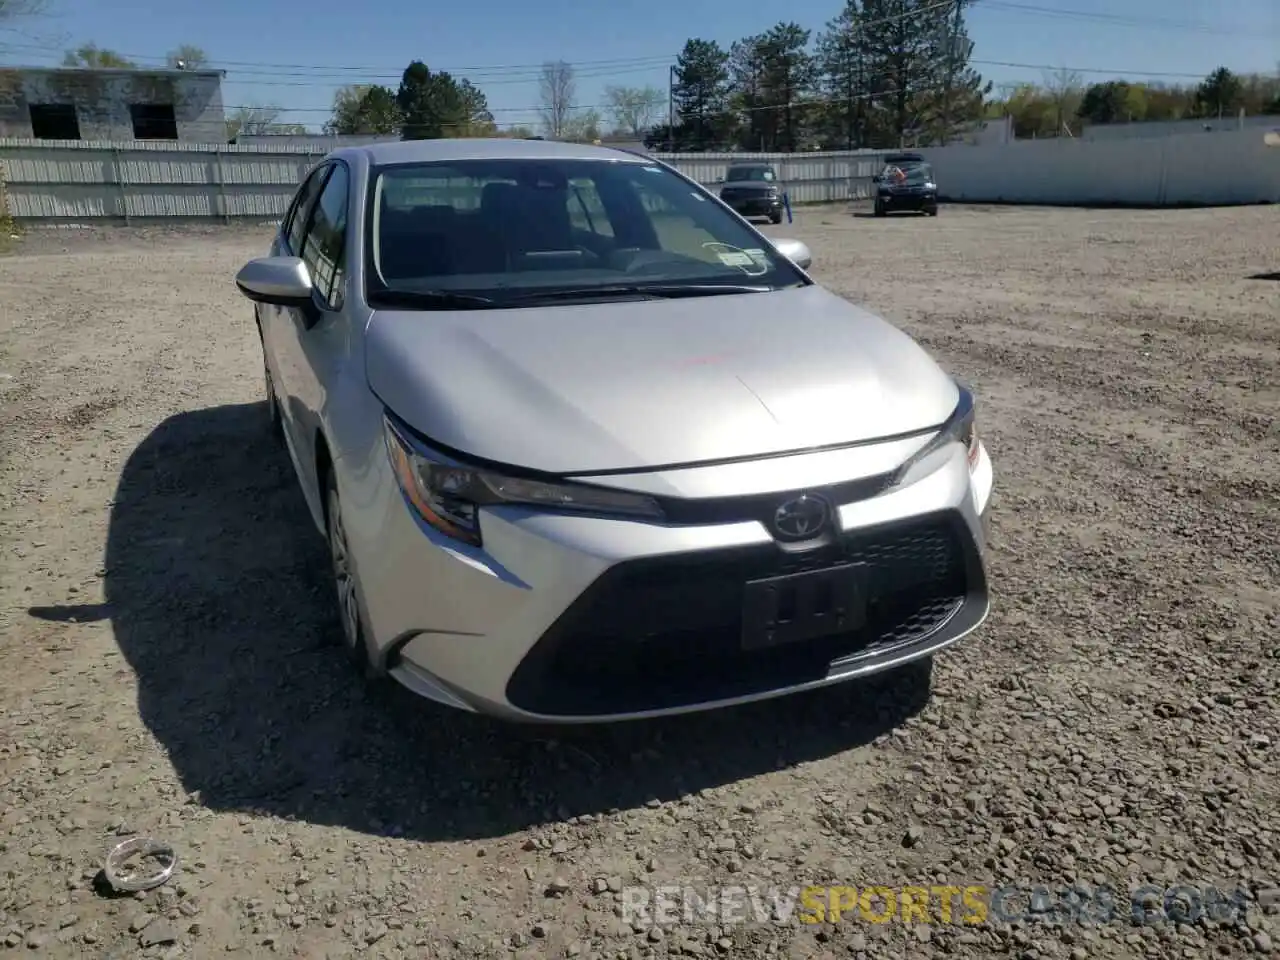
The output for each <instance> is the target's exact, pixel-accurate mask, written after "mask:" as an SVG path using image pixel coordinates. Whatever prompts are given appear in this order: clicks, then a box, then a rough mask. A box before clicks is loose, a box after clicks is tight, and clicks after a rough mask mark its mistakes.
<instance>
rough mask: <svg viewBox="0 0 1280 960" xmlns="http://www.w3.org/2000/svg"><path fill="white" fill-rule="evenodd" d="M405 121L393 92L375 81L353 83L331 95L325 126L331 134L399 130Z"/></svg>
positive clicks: (377, 132) (387, 132)
mask: <svg viewBox="0 0 1280 960" xmlns="http://www.w3.org/2000/svg"><path fill="white" fill-rule="evenodd" d="M403 122H404V118H403V116H402V115H401V113H400V107H399V105H397V103H396V95H395V93H394V92H392V91H391V89H390V88H388V87H384V86H380V85H377V84H353V85H351V86H347V87H342V88H340V89H339V90H337V91H336V92H335V93H334V95H333V114H332V115H331V116H330V117H329V119H328V121H326V123H325V125H324V132H325V133H327V134H329V135H330V136H334V135H339V134H342V135H352V134H361V133H363V134H391V133H399V132H400V128H401V126H402V124H403Z"/></svg>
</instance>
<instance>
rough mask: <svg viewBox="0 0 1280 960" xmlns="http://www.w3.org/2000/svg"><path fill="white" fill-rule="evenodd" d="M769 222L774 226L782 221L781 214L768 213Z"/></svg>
mask: <svg viewBox="0 0 1280 960" xmlns="http://www.w3.org/2000/svg"><path fill="white" fill-rule="evenodd" d="M769 222H770V223H772V224H773V225H774V226H775V227H776V226H777V225H778V224H780V223H781V222H782V214H781V213H771V214H769Z"/></svg>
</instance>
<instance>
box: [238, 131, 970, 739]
mask: <svg viewBox="0 0 1280 960" xmlns="http://www.w3.org/2000/svg"><path fill="white" fill-rule="evenodd" d="M809 262H810V253H809V251H808V249H807V248H806V247H805V246H804V245H803V244H801V243H798V242H794V241H771V240H770V239H768V238H767V237H765V236H764V235H762V234H761V233H759V232H758V231H757V230H756V229H755V228H753V227H752V226H750V225H749V224H748V223H747V222H746V221H745V220H743V219H742V218H741V217H739V216H738V215H737V214H735V213H734V212H733V211H732V210H730V209H729V208H728V207H727V206H726V205H725V204H724V203H723V202H721V201H720V200H719V199H718V198H717V197H715V196H714V195H713V194H712V193H710V192H709V191H707V190H705V189H704V188H702V187H701V186H699V185H698V184H696V183H694V182H693V181H692V180H690V179H687V178H686V177H684V176H682V175H681V174H680V173H678V172H677V171H675V170H674V169H673V168H671V167H669V166H667V165H665V164H662V163H660V162H658V161H656V160H654V159H652V158H650V157H647V156H643V155H639V154H633V153H629V152H623V151H617V150H611V149H607V148H601V147H593V146H581V145H575V144H566V143H554V142H541V141H520V140H430V141H418V142H405V143H384V144H377V145H372V146H362V147H353V148H349V149H343V150H339V151H336V152H334V153H333V154H331V155H330V156H328V157H327V158H326V159H325V160H324V161H323V162H322V163H321V164H319V165H318V166H317V167H316V168H315V169H314V170H313V171H312V172H311V173H310V174H309V175H308V176H307V178H306V179H305V181H304V182H303V183H302V185H301V186H300V188H299V189H298V191H297V194H296V196H295V197H294V198H293V200H292V202H291V204H290V206H289V209H288V212H287V214H286V216H285V217H284V219H283V221H282V222H281V225H280V228H279V231H278V233H277V235H276V237H275V239H274V241H273V242H272V245H271V250H270V251H269V255H268V256H267V257H265V258H263V259H258V260H253V261H251V262H250V263H248V264H246V265H245V266H244V268H243V269H242V270H241V271H240V272H239V274H238V276H237V278H236V280H237V284H238V286H239V288H240V290H241V292H242V293H243V294H244V295H245V296H246V297H248V298H249V299H250V300H252V301H253V302H254V315H255V323H256V329H257V332H258V334H259V335H260V337H261V342H262V350H263V356H264V361H265V364H264V366H265V376H266V393H267V401H268V403H267V407H268V409H269V411H270V416H271V425H272V428H273V429H275V430H276V431H278V433H279V434H280V435H281V437H282V438H283V442H284V445H285V447H286V448H287V450H288V454H289V457H290V458H291V459H292V461H293V466H294V468H295V469H296V471H297V475H298V479H299V482H300V484H301V487H302V490H303V493H304V494H305V496H306V500H307V502H308V504H309V506H310V511H311V516H312V518H313V520H314V522H315V524H316V526H317V528H318V529H319V530H320V531H321V532H322V533H323V534H324V535H325V536H326V537H327V538H328V543H329V546H330V552H331V555H332V569H333V580H334V584H335V588H336V595H337V609H338V613H339V620H340V623H341V632H340V634H339V631H337V630H335V631H334V632H335V635H340V636H341V637H342V638H343V640H344V643H345V648H346V652H347V654H348V655H349V656H350V658H351V659H352V660H353V661H354V662H355V663H356V664H357V665H358V667H359V669H360V670H362V671H363V672H364V673H366V674H367V675H369V676H373V677H380V676H386V675H390V676H391V677H393V678H395V679H396V680H397V681H399V682H400V683H402V684H403V685H405V686H406V687H408V688H410V689H411V690H413V691H416V692H418V693H420V694H422V695H423V696H426V697H429V698H431V699H433V700H436V701H439V702H441V703H444V704H448V705H450V706H453V707H457V708H460V709H463V710H471V711H478V712H483V713H490V714H495V715H499V716H503V717H507V718H510V719H513V720H525V721H540V722H565V723H569V722H586V721H601V720H615V719H624V718H633V717H641V716H652V715H659V714H667V713H679V712H684V711H691V710H700V709H705V708H709V707H718V706H722V705H727V704H732V703H739V702H744V701H749V700H756V699H762V698H766V697H772V696H777V695H780V694H785V693H791V692H795V691H801V690H808V689H812V688H816V687H821V686H824V685H828V684H833V683H837V682H840V681H845V680H849V679H852V678H856V677H862V676H866V675H869V674H874V673H877V672H881V671H885V670H890V669H894V668H897V667H900V666H902V665H904V664H907V663H908V662H911V661H917V660H922V659H925V658H929V657H931V656H932V655H933V654H934V653H936V652H937V651H939V650H941V649H942V648H944V647H946V646H947V645H949V644H951V643H954V642H955V641H957V640H959V639H960V638H961V637H963V636H965V635H966V634H968V633H969V632H970V631H972V630H973V629H974V628H975V627H977V626H978V625H979V624H981V623H982V621H983V620H984V619H985V617H986V616H987V611H988V592H987V577H986V565H985V561H984V555H985V551H986V540H985V536H984V522H985V520H986V511H987V503H988V499H989V497H990V494H991V488H992V470H991V464H990V461H989V460H988V457H987V453H986V450H985V448H984V446H983V444H982V442H981V441H980V440H979V438H978V433H977V429H976V424H975V414H974V397H973V394H972V393H971V391H970V390H969V389H967V388H966V387H965V386H963V385H962V384H961V383H959V382H958V381H957V380H955V379H954V378H953V377H951V376H949V375H948V374H947V373H945V372H943V370H942V369H940V367H939V366H938V365H937V363H935V362H934V361H933V360H932V359H931V358H930V357H929V356H928V355H927V354H926V353H925V352H924V350H922V349H921V348H920V347H919V346H918V345H917V344H916V343H915V342H914V341H912V340H911V339H910V338H909V337H908V336H907V335H906V334H904V333H902V332H901V331H899V330H898V329H896V328H895V327H893V326H891V325H890V324H889V323H887V322H886V321H884V320H882V319H880V318H878V317H876V316H874V315H872V314H870V313H868V312H867V311H865V310H862V309H860V308H859V307H857V306H854V305H852V304H850V303H848V302H847V301H845V300H844V299H842V298H840V297H838V296H835V295H834V294H832V293H830V292H828V291H827V290H825V289H823V288H822V287H821V286H819V285H818V284H816V283H815V282H814V281H813V280H812V279H810V277H809V276H808V275H807V274H806V273H805V270H806V268H807V267H808V266H809Z"/></svg>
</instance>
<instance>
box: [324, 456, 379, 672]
mask: <svg viewBox="0 0 1280 960" xmlns="http://www.w3.org/2000/svg"><path fill="white" fill-rule="evenodd" d="M324 503H325V511H324V521H325V533H326V534H327V539H328V541H329V571H330V577H331V578H332V579H333V585H334V592H335V594H336V597H335V599H336V600H337V606H338V610H337V613H338V624H339V626H340V628H341V633H340V634H339V638H340V643H341V645H342V648H343V652H344V653H345V654H346V658H347V660H348V662H349V663H350V664H351V665H352V666H353V667H354V668H355V669H356V670H357V671H359V672H360V673H361V674H364V675H367V674H368V669H369V654H368V648H367V647H366V646H365V636H364V627H363V618H362V616H361V610H360V596H359V592H358V591H357V590H356V581H355V573H354V571H353V570H352V565H351V548H350V546H349V545H348V543H347V533H346V526H345V524H344V523H343V519H342V502H341V500H340V499H339V498H338V485H337V482H336V481H335V480H334V477H333V471H332V470H328V471H326V472H325V477H324Z"/></svg>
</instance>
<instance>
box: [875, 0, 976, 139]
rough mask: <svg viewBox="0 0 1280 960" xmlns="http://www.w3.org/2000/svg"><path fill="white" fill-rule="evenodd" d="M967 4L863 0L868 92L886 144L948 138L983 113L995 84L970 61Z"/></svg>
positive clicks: (960, 0) (930, 0) (879, 134)
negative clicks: (918, 139)
mask: <svg viewBox="0 0 1280 960" xmlns="http://www.w3.org/2000/svg"><path fill="white" fill-rule="evenodd" d="M963 3H964V0H957V4H958V6H951V5H948V6H941V7H940V6H939V5H938V3H937V2H936V0H864V2H863V5H862V16H863V18H864V28H863V30H862V36H863V38H864V41H863V42H864V43H865V46H866V52H865V58H866V63H867V68H868V71H869V73H870V75H871V77H872V80H871V90H870V91H869V93H870V96H871V99H872V104H873V108H874V116H875V119H876V131H875V132H876V135H877V138H878V139H880V140H881V141H882V142H883V143H884V145H886V146H895V147H896V146H899V145H901V144H903V143H904V142H905V141H906V139H907V138H908V136H909V137H910V138H912V139H916V138H919V137H922V136H931V137H932V138H934V139H935V140H936V139H939V138H941V139H950V137H951V136H952V135H953V134H954V132H955V130H956V129H957V128H959V127H962V126H964V125H966V124H967V123H969V122H970V121H971V120H974V119H977V118H978V117H979V116H981V114H982V109H983V102H984V99H985V96H986V94H987V93H989V92H990V85H984V84H983V83H982V78H981V77H979V76H978V74H977V73H976V72H974V71H973V70H971V69H970V68H969V66H968V58H969V52H970V46H971V45H970V43H969V38H968V34H967V32H966V30H965V25H964V16H963Z"/></svg>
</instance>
